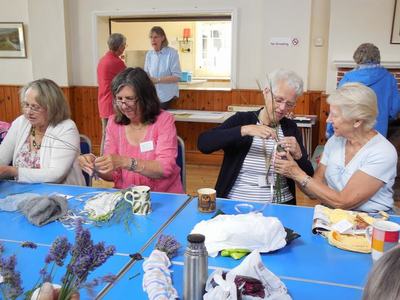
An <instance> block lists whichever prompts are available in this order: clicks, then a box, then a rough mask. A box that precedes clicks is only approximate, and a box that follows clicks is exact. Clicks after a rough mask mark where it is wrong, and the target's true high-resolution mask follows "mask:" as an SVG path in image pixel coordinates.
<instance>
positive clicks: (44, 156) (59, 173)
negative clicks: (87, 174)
mask: <svg viewBox="0 0 400 300" xmlns="http://www.w3.org/2000/svg"><path fill="white" fill-rule="evenodd" d="M20 100H21V107H22V111H23V114H22V115H21V116H19V117H18V118H17V119H15V120H14V122H13V123H12V125H11V127H10V129H9V131H8V134H7V135H6V137H5V138H4V140H3V142H2V143H1V145H0V179H2V178H10V177H14V178H15V179H16V180H18V181H24V182H52V183H66V184H75V185H84V184H85V181H84V178H83V175H82V171H81V169H80V167H79V163H78V161H77V157H78V155H79V153H80V147H79V146H80V145H79V142H80V138H79V132H78V129H77V128H76V125H75V123H74V122H73V121H72V120H71V119H70V111H69V107H68V103H67V102H66V100H65V97H64V94H63V92H62V90H61V89H60V87H59V86H58V85H57V84H56V83H55V82H54V81H52V80H50V79H39V80H35V81H32V82H31V83H29V84H27V85H26V86H25V87H23V88H22V89H21V91H20ZM11 162H12V166H10V165H9V164H10V163H11Z"/></svg>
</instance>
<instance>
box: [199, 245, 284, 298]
mask: <svg viewBox="0 0 400 300" xmlns="http://www.w3.org/2000/svg"><path fill="white" fill-rule="evenodd" d="M221 275H222V270H221V269H219V270H216V271H214V272H213V273H212V274H211V275H210V276H209V277H208V279H207V283H206V291H207V293H206V294H205V295H204V297H203V299H204V300H214V299H219V300H234V299H237V295H236V285H235V283H234V280H235V277H236V275H241V276H249V277H252V278H255V279H258V280H260V281H261V282H262V284H263V285H264V291H265V297H264V299H269V300H290V299H292V298H291V297H290V295H289V294H288V293H287V288H286V286H285V284H284V283H283V282H282V281H281V280H280V279H279V277H277V276H276V275H275V274H274V273H272V272H271V271H270V270H268V269H267V268H266V267H265V266H264V264H263V263H262V260H261V256H260V253H259V252H258V251H253V252H252V253H250V254H249V255H248V256H247V257H246V258H245V259H244V260H243V261H242V262H241V264H240V265H238V266H237V267H236V268H234V269H232V270H230V271H229V272H228V273H227V274H226V280H224V279H223V278H222V276H221ZM212 279H214V281H215V282H216V283H217V284H218V286H216V287H215V288H213V287H212V285H211V284H210V283H211V280H212ZM242 299H243V300H250V299H260V298H259V297H252V296H246V295H242Z"/></svg>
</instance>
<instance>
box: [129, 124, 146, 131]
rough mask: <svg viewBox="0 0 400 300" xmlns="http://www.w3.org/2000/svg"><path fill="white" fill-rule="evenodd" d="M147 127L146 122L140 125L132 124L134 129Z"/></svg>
mask: <svg viewBox="0 0 400 300" xmlns="http://www.w3.org/2000/svg"><path fill="white" fill-rule="evenodd" d="M145 127H146V124H140V125H136V126H133V125H131V129H132V130H142V129H143V128H145Z"/></svg>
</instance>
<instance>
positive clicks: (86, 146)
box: [79, 134, 92, 186]
mask: <svg viewBox="0 0 400 300" xmlns="http://www.w3.org/2000/svg"><path fill="white" fill-rule="evenodd" d="M79 136H80V147H81V154H88V153H91V152H92V142H91V141H90V138H89V137H88V136H86V135H84V134H80V135H79ZM82 174H83V177H85V182H86V185H87V186H92V177H91V176H90V175H89V174H88V173H86V172H85V171H82Z"/></svg>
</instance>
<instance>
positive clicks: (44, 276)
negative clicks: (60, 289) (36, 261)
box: [39, 268, 53, 283]
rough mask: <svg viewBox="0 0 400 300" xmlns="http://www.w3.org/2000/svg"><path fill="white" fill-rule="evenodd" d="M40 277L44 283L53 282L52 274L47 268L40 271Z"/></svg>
mask: <svg viewBox="0 0 400 300" xmlns="http://www.w3.org/2000/svg"><path fill="white" fill-rule="evenodd" d="M39 274H40V276H41V277H42V282H43V283H44V282H52V280H53V279H52V277H51V274H49V273H48V272H47V269H46V268H43V269H41V270H40V271H39Z"/></svg>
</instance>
